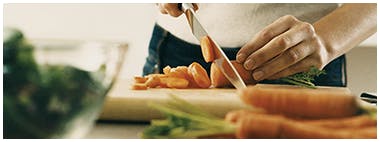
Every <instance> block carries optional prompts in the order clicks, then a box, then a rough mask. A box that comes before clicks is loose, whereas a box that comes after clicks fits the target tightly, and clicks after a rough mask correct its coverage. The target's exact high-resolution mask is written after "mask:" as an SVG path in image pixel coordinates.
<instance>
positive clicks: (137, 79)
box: [134, 76, 147, 83]
mask: <svg viewBox="0 0 380 142" xmlns="http://www.w3.org/2000/svg"><path fill="white" fill-rule="evenodd" d="M134 80H135V83H145V82H146V80H147V78H145V77H141V76H135V77H134Z"/></svg>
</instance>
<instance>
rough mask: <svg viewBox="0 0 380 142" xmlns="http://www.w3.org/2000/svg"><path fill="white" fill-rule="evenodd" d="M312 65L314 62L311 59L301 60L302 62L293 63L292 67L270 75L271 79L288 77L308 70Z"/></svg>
mask: <svg viewBox="0 0 380 142" xmlns="http://www.w3.org/2000/svg"><path fill="white" fill-rule="evenodd" d="M310 66H312V62H311V60H309V59H304V60H301V61H300V62H298V63H296V64H294V65H291V66H290V67H288V68H286V69H284V70H282V71H280V72H278V73H276V74H274V75H272V76H270V77H268V78H267V79H269V80H274V79H279V78H282V77H287V76H290V75H293V74H296V73H300V72H306V71H308V70H309V69H310Z"/></svg>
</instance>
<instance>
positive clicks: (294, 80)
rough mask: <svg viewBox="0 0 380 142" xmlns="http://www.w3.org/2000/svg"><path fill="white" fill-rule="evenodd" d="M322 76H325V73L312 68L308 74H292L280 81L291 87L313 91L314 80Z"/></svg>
mask: <svg viewBox="0 0 380 142" xmlns="http://www.w3.org/2000/svg"><path fill="white" fill-rule="evenodd" d="M322 74H326V72H325V71H324V70H319V69H318V68H316V67H314V66H312V67H311V68H310V70H309V71H308V72H301V73H297V74H293V75H291V76H287V77H283V78H281V79H280V80H281V81H284V82H287V83H290V84H293V85H298V86H302V87H307V88H314V89H315V88H316V86H315V84H314V83H313V81H314V78H315V77H318V76H320V75H322Z"/></svg>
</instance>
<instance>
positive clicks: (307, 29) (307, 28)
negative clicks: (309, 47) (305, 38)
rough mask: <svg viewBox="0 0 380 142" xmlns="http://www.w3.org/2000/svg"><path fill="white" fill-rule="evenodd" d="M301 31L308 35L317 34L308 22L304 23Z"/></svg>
mask: <svg viewBox="0 0 380 142" xmlns="http://www.w3.org/2000/svg"><path fill="white" fill-rule="evenodd" d="M301 29H302V30H303V31H305V32H306V33H307V34H308V35H314V33H315V30H314V27H313V25H312V24H310V23H307V22H302V24H301Z"/></svg>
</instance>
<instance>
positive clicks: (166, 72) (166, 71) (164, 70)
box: [163, 66, 172, 75]
mask: <svg viewBox="0 0 380 142" xmlns="http://www.w3.org/2000/svg"><path fill="white" fill-rule="evenodd" d="M170 69H172V68H171V67H170V66H166V67H165V68H164V69H163V72H164V74H165V75H169V73H170Z"/></svg>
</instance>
